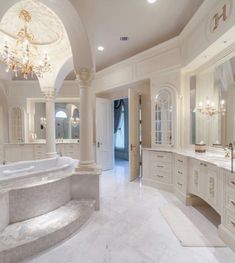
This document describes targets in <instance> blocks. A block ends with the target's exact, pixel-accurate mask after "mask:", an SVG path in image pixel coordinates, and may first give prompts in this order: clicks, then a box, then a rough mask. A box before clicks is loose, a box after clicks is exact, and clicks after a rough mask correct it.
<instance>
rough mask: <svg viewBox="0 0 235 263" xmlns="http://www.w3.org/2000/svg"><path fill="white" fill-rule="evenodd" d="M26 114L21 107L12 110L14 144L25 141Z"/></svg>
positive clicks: (11, 121) (12, 139) (11, 129)
mask: <svg viewBox="0 0 235 263" xmlns="http://www.w3.org/2000/svg"><path fill="white" fill-rule="evenodd" d="M23 131H24V113H23V110H22V109H21V108H20V107H13V108H11V110H10V140H11V142H12V143H18V142H23V141H24V132H23Z"/></svg>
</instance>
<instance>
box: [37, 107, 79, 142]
mask: <svg viewBox="0 0 235 263" xmlns="http://www.w3.org/2000/svg"><path fill="white" fill-rule="evenodd" d="M79 126H80V119H79V103H74V102H71V103H70V102H56V103H55V129H56V130H55V132H56V139H79V137H80V127H79ZM34 127H35V133H36V137H37V139H38V140H41V139H43V140H45V139H46V104H45V103H44V102H36V103H35V115H34Z"/></svg>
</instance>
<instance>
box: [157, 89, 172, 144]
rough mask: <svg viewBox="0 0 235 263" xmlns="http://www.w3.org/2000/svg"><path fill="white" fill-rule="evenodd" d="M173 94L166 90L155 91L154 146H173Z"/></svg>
mask: <svg viewBox="0 0 235 263" xmlns="http://www.w3.org/2000/svg"><path fill="white" fill-rule="evenodd" d="M174 99H175V98H174V92H173V91H172V90H171V89H170V88H168V87H165V88H161V89H159V90H156V92H155V96H154V109H153V111H154V114H153V115H154V131H153V144H154V145H155V146H163V147H172V146H173V145H174V138H175V136H174V115H175V106H174V105H175V103H174Z"/></svg>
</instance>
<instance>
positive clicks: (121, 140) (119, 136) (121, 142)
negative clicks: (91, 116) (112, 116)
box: [115, 105, 125, 149]
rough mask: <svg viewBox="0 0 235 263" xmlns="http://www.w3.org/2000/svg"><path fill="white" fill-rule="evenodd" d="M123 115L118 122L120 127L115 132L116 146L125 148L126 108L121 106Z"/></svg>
mask: <svg viewBox="0 0 235 263" xmlns="http://www.w3.org/2000/svg"><path fill="white" fill-rule="evenodd" d="M121 107H122V108H121V115H120V118H119V122H118V128H117V131H116V134H115V148H118V149H124V148H125V117H124V116H125V109H124V106H123V105H122V106H121Z"/></svg>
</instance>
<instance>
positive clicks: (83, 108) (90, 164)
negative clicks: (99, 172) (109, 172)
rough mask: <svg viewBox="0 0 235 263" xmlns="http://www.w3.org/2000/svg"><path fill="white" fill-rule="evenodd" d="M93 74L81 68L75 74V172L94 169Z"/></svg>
mask: <svg viewBox="0 0 235 263" xmlns="http://www.w3.org/2000/svg"><path fill="white" fill-rule="evenodd" d="M92 79H93V72H92V71H91V70H89V69H86V68H82V69H80V70H79V72H78V74H77V80H78V83H79V88H80V162H79V166H78V167H77V171H87V170H88V171H89V170H94V169H96V168H97V167H96V164H95V161H94V152H93V106H92V93H91V83H92Z"/></svg>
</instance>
